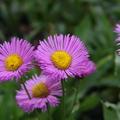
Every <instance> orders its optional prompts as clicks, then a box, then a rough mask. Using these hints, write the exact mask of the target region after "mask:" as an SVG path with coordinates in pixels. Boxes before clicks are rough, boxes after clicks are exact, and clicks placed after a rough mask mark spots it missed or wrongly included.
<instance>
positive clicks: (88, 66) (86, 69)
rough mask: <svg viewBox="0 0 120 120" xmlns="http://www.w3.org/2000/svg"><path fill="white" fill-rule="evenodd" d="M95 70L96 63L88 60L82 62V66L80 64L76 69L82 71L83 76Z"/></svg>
mask: <svg viewBox="0 0 120 120" xmlns="http://www.w3.org/2000/svg"><path fill="white" fill-rule="evenodd" d="M95 71H96V65H95V63H94V62H92V61H90V60H88V61H84V62H83V67H82V65H81V68H80V69H79V70H78V74H79V72H82V75H83V76H86V75H90V74H92V73H94V72H95Z"/></svg>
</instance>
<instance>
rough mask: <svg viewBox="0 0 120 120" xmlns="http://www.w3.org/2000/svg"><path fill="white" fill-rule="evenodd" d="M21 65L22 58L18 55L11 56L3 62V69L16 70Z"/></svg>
mask: <svg viewBox="0 0 120 120" xmlns="http://www.w3.org/2000/svg"><path fill="white" fill-rule="evenodd" d="M22 63H23V60H22V58H21V57H20V56H19V55H16V54H12V55H10V56H8V57H7V58H6V60H5V68H6V69H7V70H9V71H15V70H17V69H18V68H19V67H20V66H21V65H22Z"/></svg>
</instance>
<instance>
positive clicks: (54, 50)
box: [35, 35, 89, 79]
mask: <svg viewBox="0 0 120 120" xmlns="http://www.w3.org/2000/svg"><path fill="white" fill-rule="evenodd" d="M47 40H48V41H46V40H44V41H40V45H39V46H38V49H37V50H36V51H35V58H36V60H37V61H38V63H39V65H40V67H41V69H43V71H44V72H45V73H46V74H49V75H53V76H56V77H58V78H60V79H66V78H67V75H68V76H71V77H75V76H76V75H78V76H80V77H81V76H82V74H83V73H82V71H80V69H81V67H83V62H84V61H88V58H89V55H88V51H87V49H86V47H85V45H84V43H83V42H82V41H81V40H80V39H79V38H77V37H75V36H74V35H72V36H70V35H65V36H63V35H59V36H57V35H54V37H52V36H49V37H48V39H47ZM84 65H85V64H84ZM85 66H86V65H85ZM78 69H79V73H78Z"/></svg>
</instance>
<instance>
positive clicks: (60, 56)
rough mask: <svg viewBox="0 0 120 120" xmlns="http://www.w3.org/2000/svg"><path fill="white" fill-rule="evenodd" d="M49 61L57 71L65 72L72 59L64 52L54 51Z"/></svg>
mask: <svg viewBox="0 0 120 120" xmlns="http://www.w3.org/2000/svg"><path fill="white" fill-rule="evenodd" d="M51 60H52V62H53V64H54V65H55V66H56V67H57V68H58V69H60V70H65V69H67V68H69V66H70V65H71V62H72V57H71V55H70V54H68V53H67V52H65V51H56V52H54V53H53V54H52V56H51Z"/></svg>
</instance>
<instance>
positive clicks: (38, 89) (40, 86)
mask: <svg viewBox="0 0 120 120" xmlns="http://www.w3.org/2000/svg"><path fill="white" fill-rule="evenodd" d="M48 94H49V90H48V88H47V86H46V85H45V83H43V82H39V83H37V84H36V85H35V86H34V87H33V88H32V96H33V97H37V98H43V97H46V96H48Z"/></svg>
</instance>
